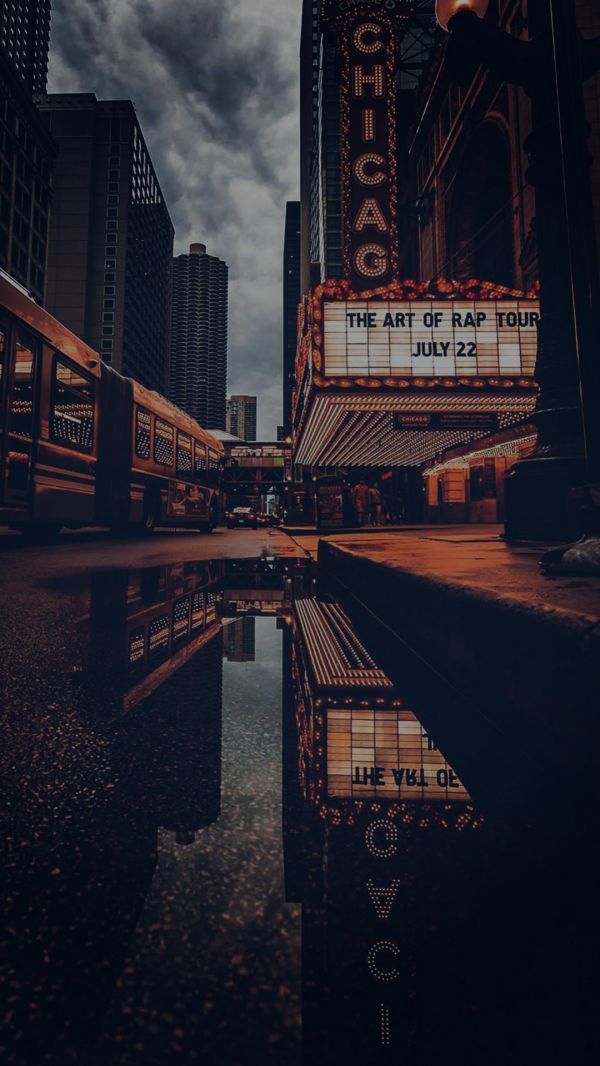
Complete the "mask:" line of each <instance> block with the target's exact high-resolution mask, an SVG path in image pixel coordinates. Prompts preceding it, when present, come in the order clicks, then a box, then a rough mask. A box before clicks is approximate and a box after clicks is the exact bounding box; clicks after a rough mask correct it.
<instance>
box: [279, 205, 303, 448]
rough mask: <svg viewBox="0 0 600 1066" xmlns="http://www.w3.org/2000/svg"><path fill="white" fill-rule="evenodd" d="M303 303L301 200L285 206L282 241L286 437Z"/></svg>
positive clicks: (290, 422)
mask: <svg viewBox="0 0 600 1066" xmlns="http://www.w3.org/2000/svg"><path fill="white" fill-rule="evenodd" d="M299 303H300V203H299V202H298V201H291V202H290V203H288V204H286V207H285V236H284V242H283V434H282V435H283V437H284V439H285V438H286V437H289V436H290V435H291V432H292V392H293V389H294V369H295V362H296V341H297V335H298V304H299Z"/></svg>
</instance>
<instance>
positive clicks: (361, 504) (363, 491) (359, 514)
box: [352, 478, 369, 526]
mask: <svg viewBox="0 0 600 1066" xmlns="http://www.w3.org/2000/svg"><path fill="white" fill-rule="evenodd" d="M352 503H353V506H354V510H355V511H356V519H357V521H358V524H359V526H364V524H365V522H366V521H367V519H368V517H369V486H368V485H367V483H366V481H364V480H363V478H361V479H360V481H358V482H357V483H356V485H355V486H354V488H353V489H352Z"/></svg>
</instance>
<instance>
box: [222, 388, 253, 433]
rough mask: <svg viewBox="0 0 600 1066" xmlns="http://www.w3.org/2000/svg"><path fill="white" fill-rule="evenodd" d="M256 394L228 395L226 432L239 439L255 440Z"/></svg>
mask: <svg viewBox="0 0 600 1066" xmlns="http://www.w3.org/2000/svg"><path fill="white" fill-rule="evenodd" d="M256 407H257V404H256V396H230V397H229V399H228V401H227V432H228V433H231V434H232V436H234V437H240V439H241V440H256Z"/></svg>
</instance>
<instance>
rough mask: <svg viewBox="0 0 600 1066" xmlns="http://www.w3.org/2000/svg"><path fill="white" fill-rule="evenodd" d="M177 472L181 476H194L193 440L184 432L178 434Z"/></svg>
mask: <svg viewBox="0 0 600 1066" xmlns="http://www.w3.org/2000/svg"><path fill="white" fill-rule="evenodd" d="M177 473H178V474H179V476H180V477H188V478H190V477H191V476H192V441H191V439H190V437H186V436H184V434H183V433H178V434H177Z"/></svg>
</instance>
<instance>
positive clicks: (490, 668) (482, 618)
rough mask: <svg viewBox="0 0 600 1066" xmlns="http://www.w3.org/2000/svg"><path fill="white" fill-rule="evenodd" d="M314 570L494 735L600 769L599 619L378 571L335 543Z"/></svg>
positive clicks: (322, 548)
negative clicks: (517, 735) (471, 706)
mask: <svg viewBox="0 0 600 1066" xmlns="http://www.w3.org/2000/svg"><path fill="white" fill-rule="evenodd" d="M319 562H320V563H321V565H322V567H323V568H324V570H325V571H326V573H328V574H331V575H332V576H333V577H334V578H336V579H337V580H338V581H340V582H341V584H342V585H343V586H344V587H345V588H346V589H347V590H348V591H349V592H350V594H351V595H352V596H354V597H355V598H356V599H357V600H359V601H360V602H361V603H362V604H364V605H365V606H366V607H367V608H368V609H369V610H370V611H372V612H373V613H374V614H375V615H376V616H377V617H378V618H379V619H380V620H381V621H382V622H383V623H384V625H386V626H387V627H388V628H389V629H391V630H392V631H393V633H394V634H395V635H396V636H397V637H398V639H399V640H400V641H402V642H403V643H405V644H407V645H408V646H409V647H410V648H411V649H412V650H413V651H414V652H416V653H417V655H419V656H420V657H421V658H423V659H424V660H425V661H426V662H427V663H429V664H430V665H431V666H432V667H433V668H434V669H436V670H438V671H439V672H440V673H441V674H442V675H443V676H444V677H446V678H447V680H448V681H449V682H451V684H452V685H453V686H455V687H456V688H457V689H458V690H459V691H461V692H463V693H464V695H465V697H466V698H468V699H469V700H471V701H472V702H474V703H475V704H477V705H478V706H479V707H480V708H481V709H482V711H483V712H484V713H485V714H486V715H487V716H488V717H489V718H490V719H491V720H492V721H493V722H494V724H495V725H496V726H497V727H498V728H500V729H502V730H506V729H508V730H510V732H511V733H514V731H515V730H517V731H518V730H519V729H523V730H525V731H526V732H527V733H528V735H529V739H530V740H531V738H532V736H535V742H536V743H537V744H538V745H539V746H540V748H541V749H543V750H544V752H545V754H546V755H547V756H548V757H550V758H552V760H553V761H558V762H559V763H564V760H565V759H568V760H571V759H572V760H577V764H578V765H580V764H581V762H582V756H583V757H584V758H585V761H586V762H587V763H588V765H590V762H591V763H593V764H595V765H597V764H598V762H599V761H600V754H599V752H598V739H599V737H598V733H599V730H598V719H599V716H598V712H597V704H598V691H599V688H600V685H599V682H600V623H599V622H598V620H597V619H594V618H588V617H586V616H582V615H578V614H575V613H573V612H570V611H566V610H564V609H561V608H554V607H543V606H539V605H534V604H528V603H527V602H526V601H523V600H517V599H513V598H509V597H506V596H501V595H498V594H497V593H495V592H493V591H491V590H489V589H479V588H475V587H469V586H467V585H463V584H459V583H457V582H452V581H447V580H446V579H442V578H439V577H437V576H432V575H428V574H419V573H415V572H414V571H411V570H409V569H407V568H403V567H400V566H398V565H389V564H386V563H383V562H379V561H377V562H376V561H374V560H372V559H369V558H365V557H364V556H361V555H360V553H359V552H357V551H353V550H352V548H350V547H346V546H341V545H339V544H336V543H335V542H332V541H321V543H320V545H319Z"/></svg>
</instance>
